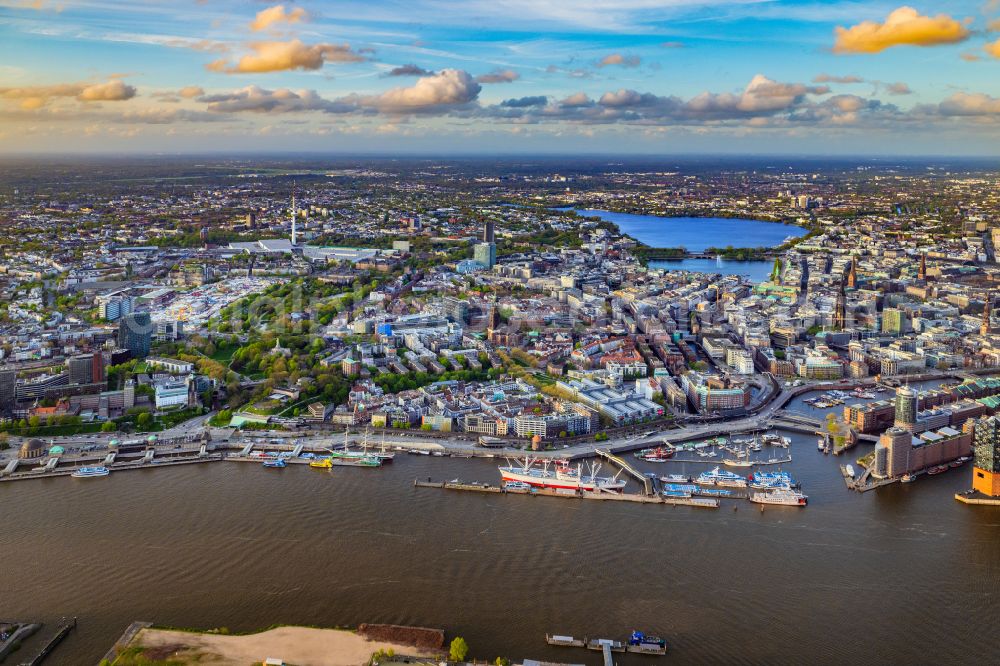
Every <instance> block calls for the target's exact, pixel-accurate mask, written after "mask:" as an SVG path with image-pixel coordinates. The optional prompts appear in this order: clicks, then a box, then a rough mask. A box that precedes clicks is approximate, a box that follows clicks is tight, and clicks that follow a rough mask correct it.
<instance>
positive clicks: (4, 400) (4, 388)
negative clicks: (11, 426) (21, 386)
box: [0, 370, 17, 416]
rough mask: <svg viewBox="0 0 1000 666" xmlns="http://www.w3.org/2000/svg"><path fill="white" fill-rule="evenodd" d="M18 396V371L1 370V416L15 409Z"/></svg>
mask: <svg viewBox="0 0 1000 666" xmlns="http://www.w3.org/2000/svg"><path fill="white" fill-rule="evenodd" d="M16 397H17V372H16V371H14V370H0V416H7V415H9V414H10V413H11V412H12V411H13V410H14V401H15V398H16Z"/></svg>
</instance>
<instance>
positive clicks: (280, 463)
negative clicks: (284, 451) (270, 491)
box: [264, 458, 288, 469]
mask: <svg viewBox="0 0 1000 666" xmlns="http://www.w3.org/2000/svg"><path fill="white" fill-rule="evenodd" d="M287 466H288V465H287V463H286V462H285V459H284V458H278V459H276V460H265V461H264V467H276V468H279V469H280V468H282V467H287Z"/></svg>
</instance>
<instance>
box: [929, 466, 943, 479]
mask: <svg viewBox="0 0 1000 666" xmlns="http://www.w3.org/2000/svg"><path fill="white" fill-rule="evenodd" d="M947 471H948V466H947V465H935V466H934V467H931V468H930V469H929V470H927V473H928V474H930V475H931V476H934V475H935V474H941V473H942V472H947Z"/></svg>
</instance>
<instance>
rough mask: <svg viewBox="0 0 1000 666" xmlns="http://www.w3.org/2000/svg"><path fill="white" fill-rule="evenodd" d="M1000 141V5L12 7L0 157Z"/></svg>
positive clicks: (782, 0)
mask: <svg viewBox="0 0 1000 666" xmlns="http://www.w3.org/2000/svg"><path fill="white" fill-rule="evenodd" d="M998 140H1000V0H947V1H941V0H938V1H936V2H930V1H927V0H915V1H914V2H913V3H912V4H911V5H907V4H901V2H900V1H899V0H894V1H889V2H884V1H883V0H868V1H865V0H850V1H845V0H802V1H799V0H464V1H461V2H456V1H450V0H335V1H325V0H303V1H301V2H290V1H285V2H273V1H272V2H261V1H255V0H242V1H238V0H170V1H161V0H142V1H136V0H132V1H128V2H124V1H119V0H0V154H4V153H6V154H15V153H24V152H46V153H87V152H116V153H117V152H128V153H137V154H156V153H183V152H198V153H212V152H218V153H231V152H298V151H316V152H322V153H388V154H393V153H399V154H405V153H409V154H412V153H434V154H449V153H454V154H477V153H482V154H487V153H490V154H492V153H521V154H544V153H554V154H571V153H621V154H678V153H699V152H704V153H726V154H762V153H766V154H777V153H788V154H814V155H827V154H829V155H845V154H848V155H849V154H858V155H992V154H995V153H996V149H997V147H998V146H1000V143H998Z"/></svg>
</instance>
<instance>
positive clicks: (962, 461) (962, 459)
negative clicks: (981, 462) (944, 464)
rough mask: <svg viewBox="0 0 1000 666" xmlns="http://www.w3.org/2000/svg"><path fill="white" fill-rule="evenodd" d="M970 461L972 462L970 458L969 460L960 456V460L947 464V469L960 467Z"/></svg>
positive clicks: (967, 457)
mask: <svg viewBox="0 0 1000 666" xmlns="http://www.w3.org/2000/svg"><path fill="white" fill-rule="evenodd" d="M970 460H972V458H970V457H969V456H962V457H961V458H956V459H954V460H952V461H951V462H950V463H948V467H961V466H962V465H964V464H965V463H967V462H969V461H970Z"/></svg>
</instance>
